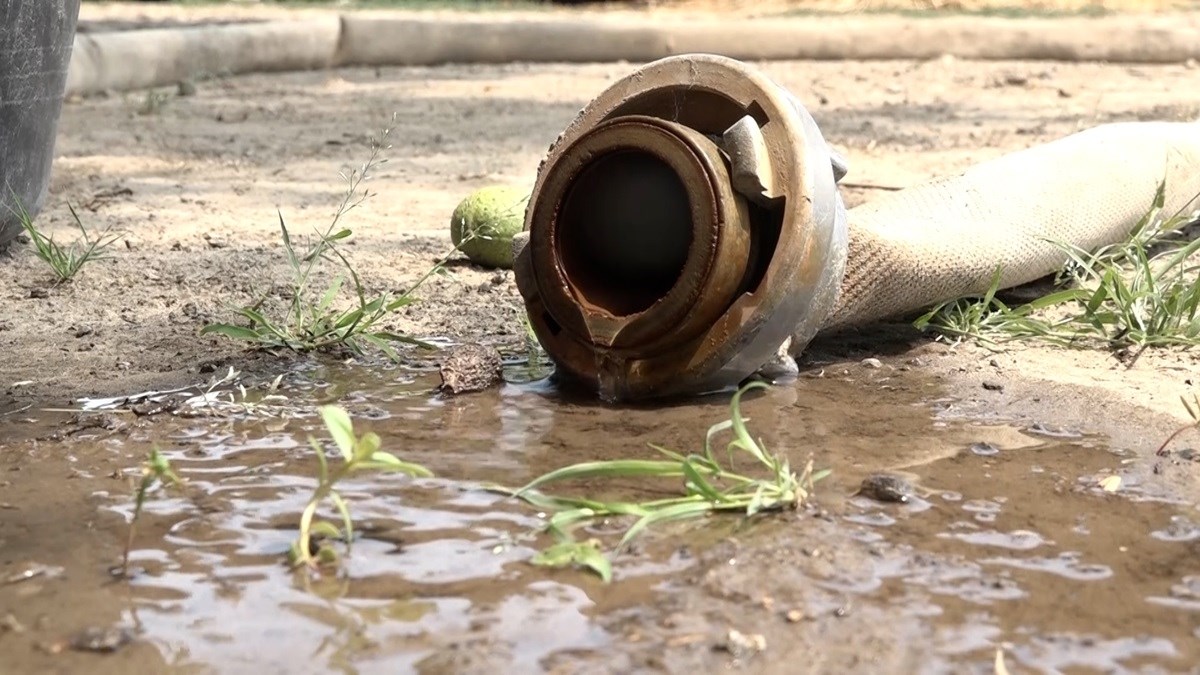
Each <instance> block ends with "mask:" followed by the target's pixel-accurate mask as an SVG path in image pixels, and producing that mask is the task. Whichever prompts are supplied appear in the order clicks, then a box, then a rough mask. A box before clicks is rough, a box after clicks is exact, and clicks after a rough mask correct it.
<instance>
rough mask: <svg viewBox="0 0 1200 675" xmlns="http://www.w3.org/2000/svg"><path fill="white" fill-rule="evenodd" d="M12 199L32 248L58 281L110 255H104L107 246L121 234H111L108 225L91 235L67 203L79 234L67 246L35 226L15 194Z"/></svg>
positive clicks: (64, 279) (73, 275) (70, 277)
mask: <svg viewBox="0 0 1200 675" xmlns="http://www.w3.org/2000/svg"><path fill="white" fill-rule="evenodd" d="M13 202H14V203H16V209H15V211H14V213H15V214H16V216H17V220H18V221H20V223H21V227H22V228H24V230H25V233H26V234H28V235H29V238H30V239H31V240H33V247H34V252H35V253H36V254H37V257H39V258H41V259H42V260H43V261H44V262H45V263H46V264H47V265H49V266H50V269H51V270H53V271H54V275H55V276H56V277H57V278H58V282H57V283H63V282H67V281H70V280H71V279H73V278H74V277H75V275H76V274H77V273H78V272H79V270H80V269H82V268H83V266H84V265H86V264H88V263H89V262H91V261H93V260H103V259H104V258H107V257H109V256H108V255H107V250H108V248H109V247H110V246H112V245H113V244H114V243H116V242H117V241H118V240H119V239H120V238H121V235H120V234H119V233H118V234H112V226H111V225H109V226H108V227H107V228H105V229H104V230H103V231H102V232H100V234H99V235H97V236H96V237H95V238H93V237H92V235H91V234H89V233H88V231H87V228H85V227H84V226H83V222H82V221H81V220H80V219H79V214H77V213H76V212H75V207H73V206H71V205H70V204H67V208H68V209H69V210H70V211H71V218H72V219H74V221H75V226H76V227H78V228H79V232H80V238H79V239H78V240H76V241H75V242H74V243H72V244H71V245H70V246H62V245H60V244H59V243H58V242H56V241H54V238H53V237H51V236H49V235H47V234H45V233H43V232H42V231H41V230H40V229H38V227H37V225H35V224H34V222H33V218H32V217H31V216H30V215H29V212H28V211H26V210H25V207H24V206H22V205H21V203H20V202H19V201H17V199H16V195H15V194H14V195H13Z"/></svg>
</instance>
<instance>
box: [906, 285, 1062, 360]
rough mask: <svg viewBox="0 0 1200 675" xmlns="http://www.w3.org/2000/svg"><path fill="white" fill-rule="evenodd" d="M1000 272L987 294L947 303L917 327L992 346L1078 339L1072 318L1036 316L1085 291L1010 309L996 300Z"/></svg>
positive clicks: (920, 321) (918, 322) (1059, 295)
mask: <svg viewBox="0 0 1200 675" xmlns="http://www.w3.org/2000/svg"><path fill="white" fill-rule="evenodd" d="M1000 273H1001V270H999V269H997V270H996V275H995V277H994V278H993V279H992V284H991V286H990V287H989V288H988V290H987V292H986V293H984V294H983V295H980V296H969V297H965V298H959V299H957V300H952V301H949V302H944V303H942V304H940V305H937V306H935V307H933V308H932V309H930V310H929V311H928V312H926V313H925V314H924V315H922V316H921V317H919V318H917V320H916V321H914V322H913V325H914V326H915V327H916V328H917V329H919V330H922V331H927V330H934V331H936V332H937V333H939V334H941V335H946V336H951V337H954V338H958V339H961V338H974V339H977V340H980V341H981V342H985V343H988V344H996V343H999V342H1003V341H1005V340H1013V339H1020V338H1041V339H1045V340H1047V341H1050V342H1058V343H1069V342H1070V340H1071V338H1072V337H1074V331H1072V330H1070V328H1069V327H1070V325H1071V323H1072V320H1071V319H1069V318H1068V319H1064V320H1060V321H1057V322H1052V321H1049V320H1046V319H1042V318H1040V317H1038V316H1035V314H1036V313H1037V312H1039V311H1041V310H1044V309H1047V308H1051V307H1056V306H1059V305H1062V304H1063V303H1066V302H1070V301H1072V300H1077V299H1079V298H1081V297H1083V291H1080V290H1078V289H1067V290H1063V291H1058V292H1055V293H1051V294H1049V295H1046V296H1044V297H1041V298H1038V299H1037V300H1034V301H1033V302H1029V303H1026V304H1024V305H1019V306H1017V307H1010V306H1008V305H1007V304H1005V303H1004V302H1003V301H1002V300H1000V299H999V298H997V297H996V293H997V292H999V290H1000Z"/></svg>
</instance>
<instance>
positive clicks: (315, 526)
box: [288, 406, 433, 568]
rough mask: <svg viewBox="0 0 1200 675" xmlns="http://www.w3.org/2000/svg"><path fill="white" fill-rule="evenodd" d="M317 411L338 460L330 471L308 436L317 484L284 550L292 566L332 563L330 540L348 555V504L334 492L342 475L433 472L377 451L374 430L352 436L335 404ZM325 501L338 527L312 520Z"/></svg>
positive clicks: (347, 420) (333, 553)
mask: <svg viewBox="0 0 1200 675" xmlns="http://www.w3.org/2000/svg"><path fill="white" fill-rule="evenodd" d="M320 412H321V418H322V420H324V422H325V427H326V429H327V430H328V431H329V435H330V436H331V437H332V438H333V442H334V444H335V445H336V446H337V448H338V451H339V452H340V454H341V456H342V463H341V464H339V465H338V466H337V467H336V468H334V469H333V470H332V471H330V469H329V463H328V461H327V460H326V459H325V450H324V449H323V448H322V447H321V445H320V444H319V443H318V442H317V440H316V439H314V438H312V437H311V436H310V437H309V439H308V442H309V445H311V446H312V449H313V451H314V452H315V453H316V455H317V461H318V462H319V466H320V474H319V475H318V482H317V487H316V489H315V490H314V491H313V494H312V497H310V498H309V500H308V504H307V505H306V506H305V507H304V511H303V513H302V514H301V515H300V536H299V538H298V539H297V540H296V541H295V542H293V543H292V547H291V550H290V551H289V552H288V560H289V561H290V562H291V564H292V566H293V567H300V566H306V567H309V568H318V567H320V566H322V565H329V564H334V563H336V562H337V560H338V553H337V551H336V550H335V549H334V548H333V547H332V546H331V545H330V544H329V542H330V541H334V540H339V539H341V540H344V541H345V542H346V552H347V554H349V552H350V547H351V542H352V541H353V538H354V521H353V519H352V518H351V516H350V507H349V506H348V505H347V504H346V500H345V499H343V498H342V495H341V494H340V493H339V492H338V491H337V484H338V482H339V481H341V480H342V479H343V478H345V477H346V476H348V475H350V474H352V473H354V472H356V471H367V470H384V471H396V472H399V473H403V474H407V475H409V476H423V477H428V476H432V475H433V474H432V473H431V472H430V471H429V470H428V469H426V468H425V467H423V466H419V465H417V464H411V463H409V462H403V461H401V460H400V459H398V458H397V457H396V456H395V455H393V454H391V453H389V452H384V451H383V450H380V449H379V448H380V445H381V442H380V439H379V436H378V435H377V434H375V433H374V432H367V433H365V434H363V435H362V436H355V435H354V426H353V423H352V422H351V421H350V415H349V414H347V413H346V411H345V410H343V409H341V408H338V407H335V406H323V407H322V408H321V409H320ZM325 500H329V501H330V502H331V503H332V504H333V506H334V507H335V508H336V509H337V511H338V514H339V515H340V516H341V519H342V527H341V528H339V527H338V526H337V525H334V524H333V523H330V522H328V521H315V522H314V519H315V518H316V514H317V509H318V508H319V507H320V506H321V504H322V503H323V502H324V501H325Z"/></svg>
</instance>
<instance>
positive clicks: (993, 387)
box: [983, 381, 1004, 391]
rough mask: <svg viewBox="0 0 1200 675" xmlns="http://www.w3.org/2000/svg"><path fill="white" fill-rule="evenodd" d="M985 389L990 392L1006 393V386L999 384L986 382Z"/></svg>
mask: <svg viewBox="0 0 1200 675" xmlns="http://www.w3.org/2000/svg"><path fill="white" fill-rule="evenodd" d="M983 388H984V389H987V390H988V391H1004V385H1002V384H1000V383H999V382H987V381H985V382H984V383H983Z"/></svg>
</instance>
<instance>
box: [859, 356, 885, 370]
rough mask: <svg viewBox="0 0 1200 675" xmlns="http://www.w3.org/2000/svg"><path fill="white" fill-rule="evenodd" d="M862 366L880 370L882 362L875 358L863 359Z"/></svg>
mask: <svg viewBox="0 0 1200 675" xmlns="http://www.w3.org/2000/svg"><path fill="white" fill-rule="evenodd" d="M862 366H863V367H864V368H882V367H883V362H882V361H880V360H879V359H876V358H869V359H863V360H862Z"/></svg>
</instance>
